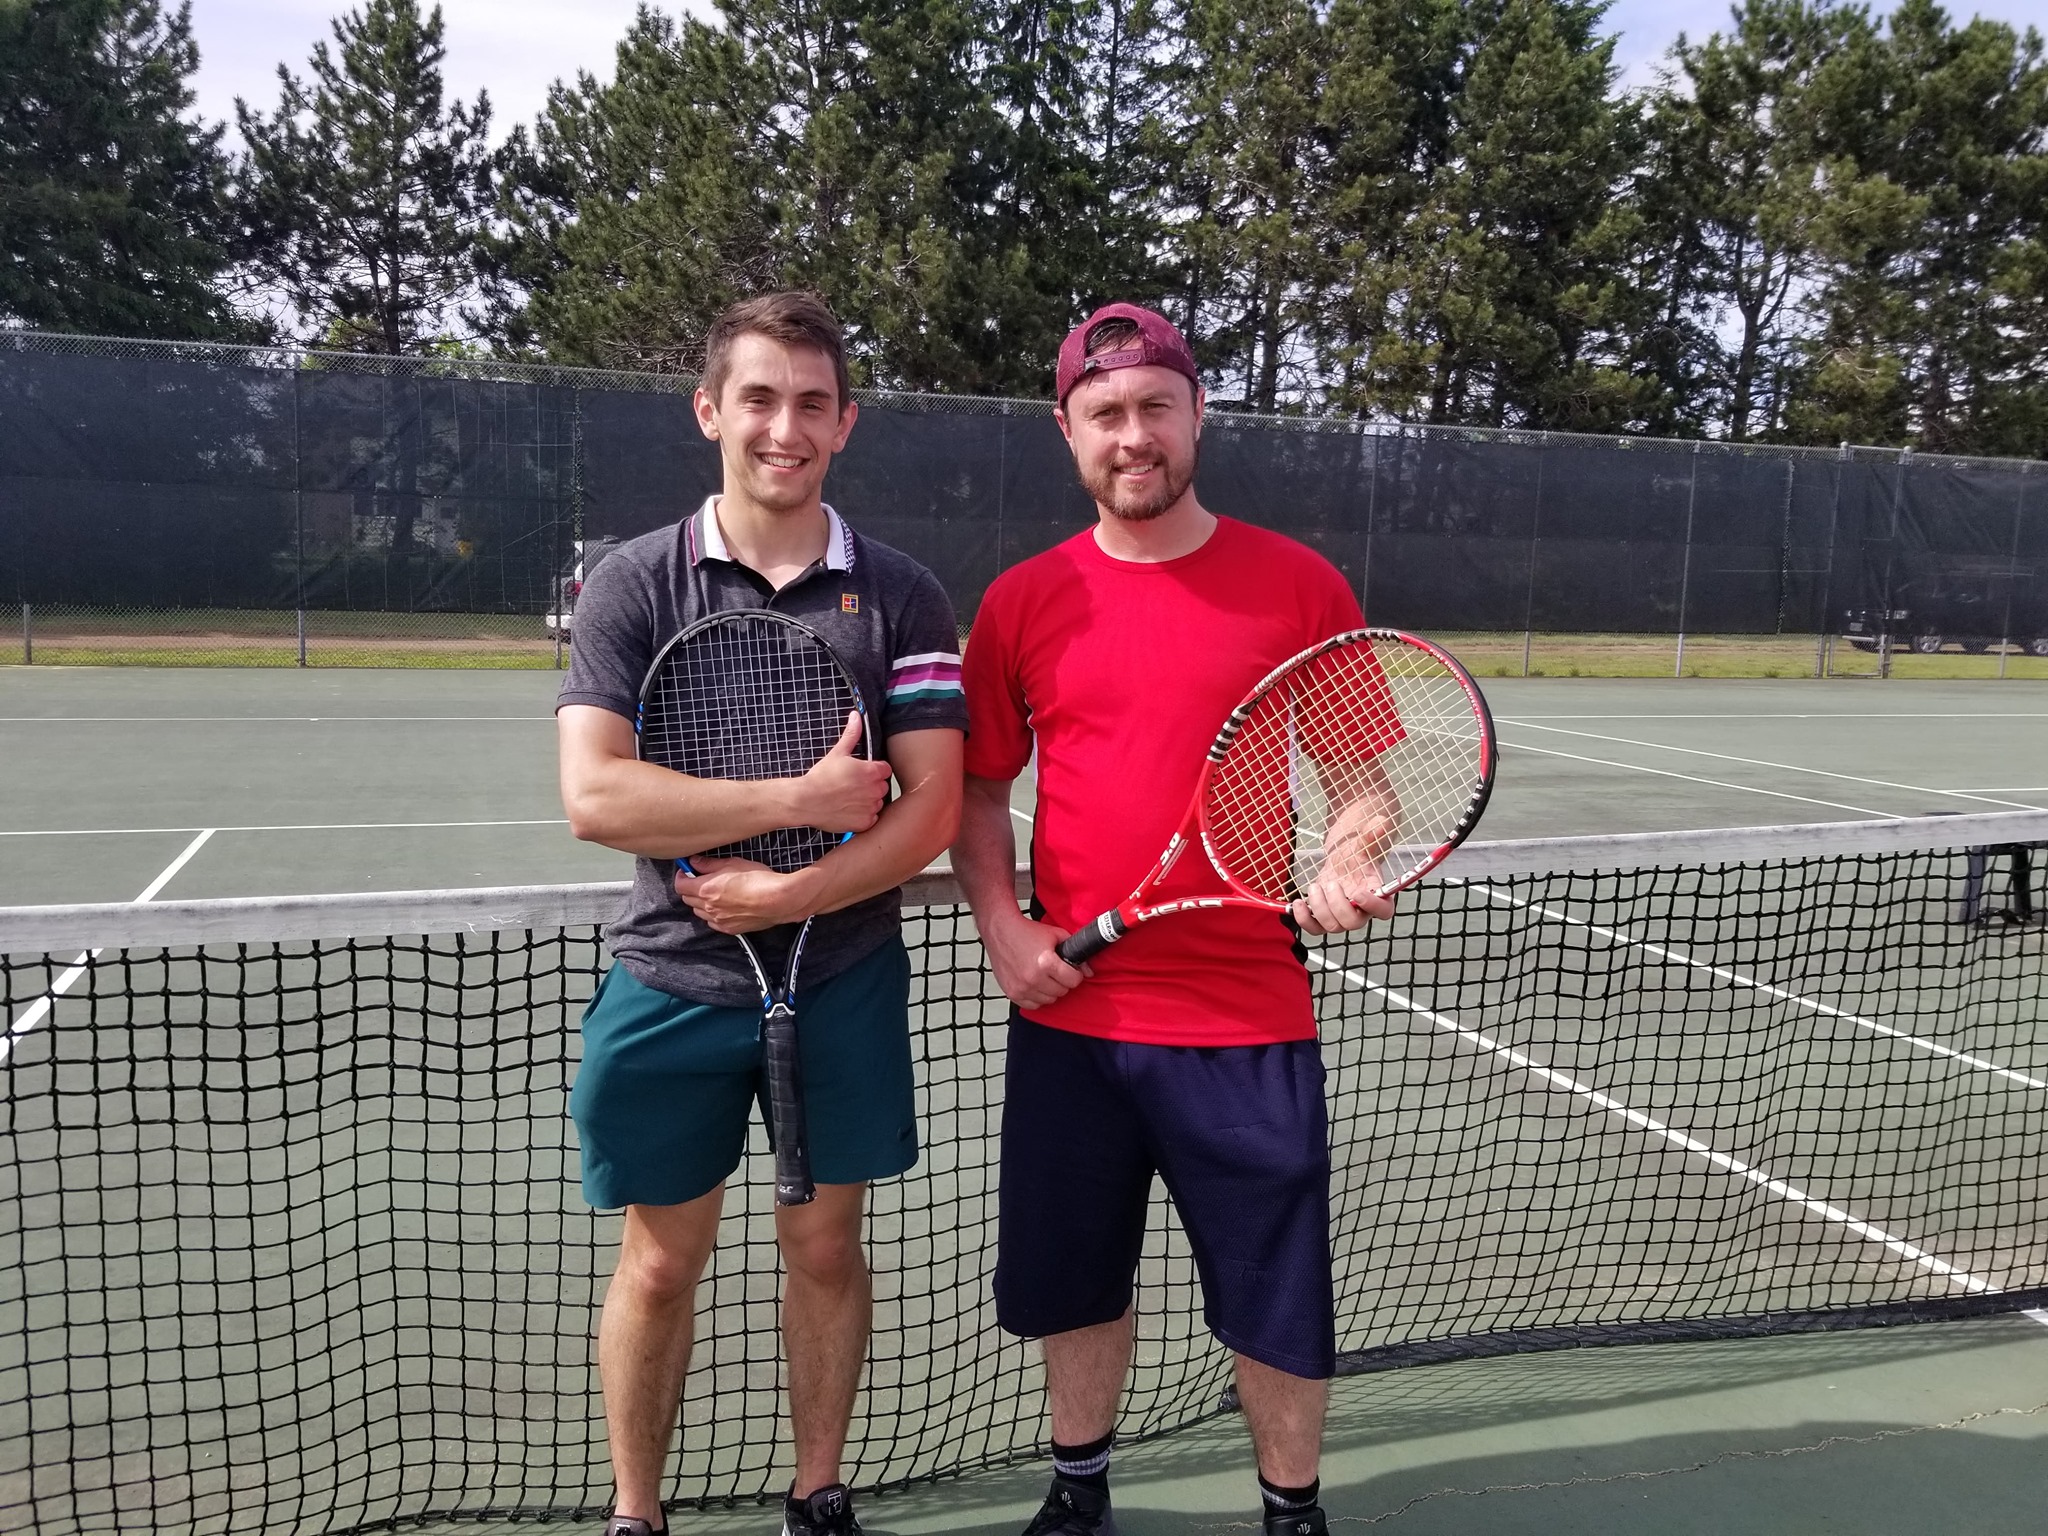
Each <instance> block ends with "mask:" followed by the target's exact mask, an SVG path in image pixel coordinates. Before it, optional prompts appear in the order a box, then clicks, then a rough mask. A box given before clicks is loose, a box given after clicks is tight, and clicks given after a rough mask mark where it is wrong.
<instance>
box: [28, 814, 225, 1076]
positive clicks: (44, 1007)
mask: <svg viewBox="0 0 2048 1536" xmlns="http://www.w3.org/2000/svg"><path fill="white" fill-rule="evenodd" d="M212 836H213V831H212V829H211V828H209V829H207V830H205V831H202V832H201V833H200V834H199V835H198V836H197V837H195V838H193V839H192V841H191V842H189V843H187V844H186V845H185V851H184V852H183V853H181V854H179V855H178V856H177V857H176V858H175V859H173V860H171V862H170V863H168V864H166V865H165V866H164V870H163V873H162V874H160V875H158V876H157V877H156V878H155V879H154V880H152V881H150V882H149V884H148V885H146V886H144V887H143V890H142V894H141V895H140V896H138V897H136V898H135V900H134V901H132V902H131V903H129V905H131V906H137V907H139V906H141V905H143V904H144V903H145V902H148V901H150V900H152V899H153V898H154V897H155V896H156V893H157V892H158V891H161V890H162V889H163V888H164V887H165V886H167V885H169V884H170V883H171V877H172V876H173V875H175V874H177V872H178V871H179V870H181V869H183V868H184V867H185V866H186V865H187V864H189V863H191V862H192V855H193V854H195V853H197V852H198V851H199V850H200V849H202V848H204V847H205V846H206V840H207V839H208V838H209V837H212ZM102 953H104V951H102V950H97V949H89V950H87V951H86V952H85V953H84V954H82V955H80V956H79V957H78V958H77V959H76V960H74V961H72V962H71V966H70V969H68V970H66V971H65V972H64V974H63V975H61V976H59V977H58V978H57V979H56V981H55V982H54V983H52V984H51V987H50V990H49V991H47V992H45V993H44V994H43V995H42V996H41V997H39V998H37V999H36V1000H35V1001H34V1002H32V1003H30V1004H29V1005H28V1006H27V1007H26V1008H24V1009H22V1010H21V1012H20V1013H18V1014H16V1015H15V1017H14V1019H13V1020H12V1021H11V1022H10V1023H9V1024H8V1026H7V1033H6V1034H4V1035H0V1062H5V1061H6V1060H7V1058H8V1057H9V1056H10V1055H12V1054H13V1051H14V1042H15V1041H17V1040H19V1039H20V1038H21V1037H22V1036H24V1035H26V1034H27V1033H28V1032H29V1031H30V1030H32V1029H34V1028H35V1027H36V1026H37V1025H38V1024H40V1023H42V1022H43V1020H44V1019H46V1018H48V1017H49V1016H50V1007H51V1005H52V1004H53V1003H55V1002H56V1001H57V999H58V998H60V997H62V996H63V995H64V994H65V993H66V992H69V991H70V990H71V989H72V988H73V987H74V986H76V985H77V984H78V978H79V977H81V976H83V975H84V974H85V968H86V967H87V966H88V965H90V964H91V963H92V962H93V961H95V960H97V959H98V958H99V957H100V955H101V954H102Z"/></svg>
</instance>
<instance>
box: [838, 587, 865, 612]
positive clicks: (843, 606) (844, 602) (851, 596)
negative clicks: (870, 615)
mask: <svg viewBox="0 0 2048 1536" xmlns="http://www.w3.org/2000/svg"><path fill="white" fill-rule="evenodd" d="M839 611H840V612H841V613H859V612H860V594H859V593H858V592H842V593H840V594H839Z"/></svg>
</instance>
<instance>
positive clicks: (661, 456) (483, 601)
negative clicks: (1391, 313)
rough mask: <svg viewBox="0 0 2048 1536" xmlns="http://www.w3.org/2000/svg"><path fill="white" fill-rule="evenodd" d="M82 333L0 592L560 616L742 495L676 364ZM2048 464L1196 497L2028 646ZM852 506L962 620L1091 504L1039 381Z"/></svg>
mask: <svg viewBox="0 0 2048 1536" xmlns="http://www.w3.org/2000/svg"><path fill="white" fill-rule="evenodd" d="M74 341H75V338H74V339H67V338H32V337H31V338H15V339H14V341H13V343H11V344H8V345H5V346H4V347H0V594H4V595H5V596H7V597H9V598H12V599H16V600H19V601H23V602H30V603H47V604H78V605H93V606H103V605H104V606H141V607H182V606H209V607H251V608H256V607H260V608H277V607H290V606H300V607H306V608H311V609H322V608H337V609H364V610H395V611H428V610H440V611H461V612H507V613H545V612H552V611H554V610H555V609H556V607H557V605H558V604H559V602H560V601H561V596H562V582H563V580H564V579H565V578H567V577H568V576H570V575H571V574H572V573H573V570H574V567H575V562H576V550H577V547H578V541H581V540H591V539H599V538H613V539H621V538H631V537H634V536H636V535H638V534H641V533H646V532H650V531H652V530H654V529H657V528H661V527H665V526H668V525H670V524H673V523H674V522H675V521H676V520H677V519H678V518H680V517H682V516H684V515H685V514H686V513H688V512H689V511H690V510H691V509H692V508H694V507H695V506H696V505H698V504H699V503H700V502H701V501H702V500H703V499H704V497H705V496H707V495H708V494H710V493H712V492H714V491H716V490H717V488H718V486H719V483H720V476H721V470H720V464H719V454H718V449H717V446H716V445H715V444H713V443H711V442H709V441H707V440H706V439H705V437H704V436H703V434H702V433H701V432H700V431H699V430H698V426H697V423H696V420H695V418H694V413H693V410H692V406H691V399H690V395H689V393H688V390H687V388H686V387H685V386H684V383H683V382H682V381H677V380H673V379H666V378H655V377H652V376H647V377H637V376H623V375H621V376H595V375H583V374H572V373H566V372H551V371H548V370H537V369H526V370H523V371H522V370H521V369H519V368H517V367H507V368H505V369H504V370H503V376H493V377H470V376H464V375H461V374H460V373H459V371H458V367H457V366H444V365H442V364H440V363H439V362H431V363H421V362H419V361H418V360H412V359H400V360H388V359H364V358H338V357H333V356H319V355H313V356H308V357H306V358H304V359H303V360H302V361H301V363H300V365H299V366H297V367H292V366H280V365H279V362H278V359H277V358H276V357H275V356H274V355H270V354H262V353H257V352H250V351H241V350H237V349H232V348H208V349H204V350H203V351H201V350H199V349H187V350H180V349H176V348H167V347H145V346H142V345H140V344H137V345H136V346H135V347H134V349H133V350H122V349H123V348H126V347H128V346H129V344H125V343H106V344H99V343H95V344H94V345H95V346H104V347H105V348H106V350H105V351H102V352H97V353H96V352H94V351H92V350H91V349H90V348H86V347H82V346H75V345H73V342H74ZM462 366H467V365H462ZM487 366H488V365H484V366H480V367H479V368H478V369H477V372H479V373H481V372H483V371H485V367H487ZM611 379H616V380H617V383H616V384H613V383H611V382H608V380H611ZM2032 469H2033V470H2035V471H2038V469H2039V466H2032ZM2044 479H2048V476H2044V475H2042V474H2040V473H2029V466H2025V465H2021V464H2016V463H1998V462H1986V461H1966V460H1956V459H1941V458H1919V457H1913V456H1906V457H1904V458H1903V459H1902V457H1901V456H1900V455H1898V454H1896V453H1892V452H1887V451H1879V450H1873V449H1845V450H1843V451H1841V452H1840V453H1836V452H1818V451H1812V450H1797V449H1793V450H1788V449H1782V448H1772V447H1755V446H1749V445H1728V444H1717V443H1701V444H1694V443H1686V442H1669V441H1659V440H1651V439H1599V438H1589V437H1576V436H1570V435H1565V434H1554V433H1552V434H1546V433H1537V432H1505V433H1504V432H1482V431H1477V430H1467V429H1459V428H1443V427H1411V426H1400V425H1392V424H1376V423H1373V424H1350V425H1338V424H1333V423H1327V422H1324V423H1315V422H1300V423H1295V422H1287V421H1279V420H1274V419H1271V418H1250V417H1231V416H1227V415H1212V416H1211V417H1210V418H1209V419H1208V422H1207V424H1206V430H1205V432H1204V436H1203V440H1202V459H1201V467H1200V470H1199V474H1198V478H1197V481H1196V488H1197V490H1198V491H1199V492H1200V494H1201V495H1202V498H1203V500H1204V502H1205V504H1207V505H1208V506H1210V507H1211V508H1212V509H1214V510H1215V511H1218V512H1221V513H1225V514H1228V515H1230V516H1234V517H1239V518H1242V519H1244V520H1245V521H1247V522H1251V523H1255V524H1258V525H1259V526H1261V527H1267V528H1273V529H1276V530H1278V531H1280V532H1283V533H1287V534H1289V535H1291V536H1293V537H1295V538H1298V539H1300V540H1302V541H1303V542H1304V543H1306V544H1308V545H1310V546H1311V547H1312V548H1314V549H1316V550H1318V551H1320V552H1321V553H1322V554H1323V555H1324V556H1326V557H1327V558H1328V559H1329V560H1330V562H1331V563H1332V564H1333V565H1335V566H1336V567H1337V568H1338V569H1339V570H1340V571H1342V572H1343V573H1344V575H1345V577H1346V579H1347V580H1349V581H1350V582H1351V583H1352V585H1353V586H1354V588H1355V589H1357V590H1358V591H1359V592H1360V593H1361V594H1362V596H1363V599H1364V603H1365V607H1366V611H1367V613H1368V615H1369V616H1370V617H1371V618H1372V620H1373V621H1374V622H1375V623H1385V624H1395V625H1401V626H1405V627H1408V628H1413V629H1419V630H1423V631H1425V632H1428V631H1438V632H1445V631H1449V632H1455V631H1473V630H1495V631H1519V630H1522V629H1524V628H1533V629H1535V630H1538V631H1549V632H1636V633H1657V634H1669V633H1672V632H1674V631H1677V630H1679V629H1684V630H1686V631H1688V632H1690V633H1694V634H1710V633H1746V634H1768V633H1809V634H1810V633H1815V632H1817V631H1822V630H1832V629H1836V628H1838V627H1839V626H1840V625H1841V624H1842V623H1843V622H1844V621H1845V620H1846V619H1848V618H1849V616H1851V615H1852V614H1863V615H1866V616H1868V615H1871V614H1873V613H1874V611H1876V610H1878V609H1881V608H1884V607H1886V606H1887V605H1889V606H1890V607H1891V608H1893V609H1894V610H1895V611H1903V612H1908V613H1910V614H1912V615H1914V617H1913V618H1912V619H1910V620H1908V621H1901V622H1905V623H1907V625H1908V627H1911V626H1912V625H1913V624H1919V625H1922V626H1927V627H1928V628H1927V630H1926V632H1928V633H1932V632H1934V631H1935V630H1936V629H1938V630H1939V631H1940V632H1941V633H1943V634H1944V636H1945V637H1946V638H1949V639H1966V638H1970V636H1966V634H1965V631H1966V630H1967V631H1970V632H1972V635H1974V637H1975V638H1980V639H1981V638H1984V637H1986V636H1988V637H1991V638H1996V636H1997V635H1998V634H2000V633H2004V632H2006V631H2008V630H2009V631H2010V632H2011V633H2012V635H2013V637H2014V638H2018V639H2022V640H2026V639H2029V638H2032V637H2033V636H2034V635H2035V634H2036V633H2038V632H2040V631H2043V630H2048V596H2044V593H2043V584H2044V582H2048V507H2044V506H2043V505H2042V503H2043V502H2048V490H2044V489H2043V485H2042V482H2043V480H2044ZM826 495H827V497H828V498H829V499H830V500H831V501H832V502H833V504H834V505H835V506H837V507H838V508H839V509H840V510H841V511H842V512H843V513H844V514H845V515H846V516H847V518H848V519H849V520H850V521H851V522H852V523H853V524H854V525H855V526H856V527H858V528H860V529H861V530H862V531H864V532H866V533H867V534H869V535H871V536H872V537H874V538H877V539H880V540H882V541H883V542H885V543H888V544H892V545H894V546H896V547H897V548H899V549H902V550H903V551H905V552H906V553H908V554H910V555H912V556H914V557H915V558H917V559H918V560H920V561H922V562H923V563H925V564H926V565H928V566H929V567H931V569H932V570H933V571H934V572H936V573H937V574H938V575H939V577H940V579H941V580H942V581H943V582H944V583H945V585H946V587H947V589H948V591H949V592H950V593H951V594H952V597H953V600H954V603H955V606H956V607H957V609H958V611H959V614H960V617H961V621H962V623H963V624H966V623H970V622H971V621H972V618H973V615H974V612H975V609H976V608H977V607H978V605H979V603H980V601H981V596H982V593H983V592H984V591H985V590H986V589H987V586H988V584H989V582H991V581H992V580H994V579H995V577H996V576H997V574H999V573H1000V572H1002V571H1004V570H1006V569H1008V568H1009V567H1010V566H1012V565H1015V564H1017V563H1018V562H1019V561H1021V560H1025V559H1028V558H1030V557H1031V556H1032V555H1035V554H1037V553H1039V552H1040V551H1042V550H1045V549H1048V548H1050V547H1052V546H1053V545H1054V544H1057V543H1058V542H1059V541H1060V540H1062V539H1065V538H1068V537H1071V536H1072V535H1073V534H1074V533H1076V532H1077V531H1079V530H1081V529H1084V528H1086V527H1088V526H1089V525H1090V523H1092V522H1093V520H1094V508H1093V506H1092V504H1091V501H1090V499H1089V497H1088V496H1087V494H1086V493H1085V492H1084V491H1083V490H1082V488H1081V487H1080V485H1079V483H1078V480H1077V477H1076V474H1075V470H1074V465H1073V460H1072V458H1071V456H1070V455H1069V453H1068V450H1067V446H1066V443H1065V441H1064V440H1063V438H1062V437H1061V434H1060V431H1059V428H1058V425H1057V423H1056V422H1055V421H1054V420H1053V417H1052V415H1051V413H1050V411H1048V410H1047V409H1046V408H1045V407H1044V406H1043V405H1042V404H1035V403H1030V402H1017V401H971V400H955V399H947V398H944V397H937V396H933V397H910V396H901V395H894V396H887V395H885V396H879V397H871V398H870V400H869V402H868V403H867V404H865V405H863V407H862V410H861V416H860V419H859V421H858V422H857V423H856V425H855V427H854V431H853V434H852V437H851V439H850V441H849V443H848V446H847V448H846V451H845V452H844V453H843V454H842V455H841V456H840V457H839V459H838V460H837V461H836V462H835V463H834V465H833V466H832V470H831V473H830V476H829V477H828V479H827V481H826ZM1937 616H1938V617H1937ZM1994 619H1995V622H1994ZM1977 631H1982V632H1983V634H1981V635H1976V634H1975V632H1977Z"/></svg>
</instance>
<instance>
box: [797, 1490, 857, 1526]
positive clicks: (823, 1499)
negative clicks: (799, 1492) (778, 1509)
mask: <svg viewBox="0 0 2048 1536" xmlns="http://www.w3.org/2000/svg"><path fill="white" fill-rule="evenodd" d="M782 1536H861V1530H860V1522H859V1521H858V1520H856V1519H854V1518H853V1495H852V1494H850V1493H848V1492H847V1491H846V1484H844V1483H832V1484H830V1485H829V1486H827V1487H824V1488H820V1489H819V1490H818V1491H817V1492H816V1493H814V1494H812V1495H811V1496H810V1497H809V1498H807V1499H805V1500H803V1501H802V1502H801V1503H798V1502H797V1501H795V1500H793V1499H785V1500H784V1501H783V1504H782Z"/></svg>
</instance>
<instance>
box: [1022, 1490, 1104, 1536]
mask: <svg viewBox="0 0 2048 1536" xmlns="http://www.w3.org/2000/svg"><path fill="white" fill-rule="evenodd" d="M1024 1536H1116V1518H1115V1517H1114V1516H1113V1515H1111V1514H1110V1512H1109V1494H1108V1492H1107V1491H1106V1490H1104V1489H1100V1488H1090V1487H1089V1486H1088V1485H1087V1484H1086V1483H1077V1482H1074V1481H1072V1480H1071V1479H1068V1478H1064V1477H1054V1478H1053V1480H1052V1491H1051V1492H1050V1493H1048V1494H1047V1495H1046V1496H1045V1504H1044V1506H1043V1507H1042V1508H1041V1509H1040V1510H1039V1511H1038V1515H1037V1517H1036V1518H1035V1519H1034V1520H1032V1522H1031V1523H1030V1524H1029V1525H1027V1526H1025V1527H1024Z"/></svg>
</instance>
